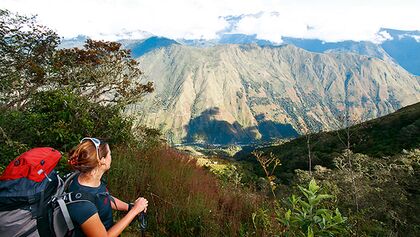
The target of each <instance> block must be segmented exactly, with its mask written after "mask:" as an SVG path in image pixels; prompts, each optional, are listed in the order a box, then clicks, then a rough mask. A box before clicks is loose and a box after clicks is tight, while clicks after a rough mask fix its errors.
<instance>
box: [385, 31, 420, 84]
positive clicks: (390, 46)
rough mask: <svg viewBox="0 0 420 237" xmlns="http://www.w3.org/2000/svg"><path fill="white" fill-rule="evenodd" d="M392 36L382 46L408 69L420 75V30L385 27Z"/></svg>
mask: <svg viewBox="0 0 420 237" xmlns="http://www.w3.org/2000/svg"><path fill="white" fill-rule="evenodd" d="M380 32H381V33H382V34H383V33H387V34H388V35H389V36H390V38H388V39H387V40H385V41H383V42H382V44H381V46H382V48H383V49H384V50H385V51H386V52H387V53H388V54H389V55H390V56H391V57H393V58H394V59H395V60H396V61H397V62H398V64H400V65H401V66H402V67H403V68H405V69H406V70H407V71H409V72H411V73H413V74H414V75H418V76H419V75H420V31H401V30H393V29H386V28H383V29H381V30H380Z"/></svg>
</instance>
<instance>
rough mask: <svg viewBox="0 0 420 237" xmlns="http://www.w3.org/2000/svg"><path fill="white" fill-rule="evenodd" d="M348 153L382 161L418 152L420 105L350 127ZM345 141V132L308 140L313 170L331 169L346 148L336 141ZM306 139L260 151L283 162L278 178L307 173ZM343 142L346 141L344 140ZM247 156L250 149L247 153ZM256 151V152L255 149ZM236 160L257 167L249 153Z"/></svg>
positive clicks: (324, 134)
mask: <svg viewBox="0 0 420 237" xmlns="http://www.w3.org/2000/svg"><path fill="white" fill-rule="evenodd" d="M349 131H350V134H352V135H351V138H350V143H351V146H352V147H351V150H352V151H353V152H354V153H362V154H366V155H369V156H371V157H378V158H381V157H384V156H392V155H396V154H400V153H402V152H403V150H404V149H406V150H409V149H414V148H417V149H419V148H420V103H416V104H413V105H410V106H407V107H404V108H402V109H400V110H398V111H396V112H394V113H391V114H389V115H386V116H383V117H380V118H377V119H373V120H370V121H367V122H364V123H361V124H357V125H354V126H352V127H350V130H349ZM338 133H339V134H341V136H342V137H345V134H346V131H345V130H337V131H331V132H321V133H316V134H312V135H311V137H310V144H311V147H312V148H311V152H312V154H313V160H312V167H314V166H315V165H322V166H325V167H329V168H332V167H333V158H334V157H335V156H338V155H339V154H340V153H341V152H342V151H343V150H344V148H345V146H344V145H343V144H342V142H341V141H340V139H339V137H338ZM306 139H307V137H306V136H301V137H299V138H297V139H294V140H291V141H289V142H287V143H285V144H282V145H279V146H272V147H266V148H261V149H259V150H262V151H264V152H272V153H273V154H275V155H276V156H277V157H279V158H280V159H281V161H282V166H281V167H280V168H279V169H278V172H279V174H280V175H279V176H280V177H282V178H285V179H287V178H290V177H291V176H292V174H293V171H294V170H295V169H302V170H307V169H308V149H307V140H306ZM344 141H345V142H346V139H344ZM247 150H248V152H249V151H250V149H249V148H248V149H247ZM257 150H258V149H257ZM236 159H238V160H246V161H250V162H253V163H256V161H255V158H254V157H252V155H250V154H249V153H248V154H246V153H244V152H243V153H238V154H237V155H236Z"/></svg>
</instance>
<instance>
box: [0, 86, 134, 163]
mask: <svg viewBox="0 0 420 237" xmlns="http://www.w3.org/2000/svg"><path fill="white" fill-rule="evenodd" d="M131 125H132V122H131V120H130V119H127V118H124V117H123V116H122V115H121V114H120V113H119V110H118V108H115V107H112V106H101V105H98V104H96V103H92V102H90V101H88V100H86V99H85V98H81V97H80V96H78V95H75V94H73V93H72V92H69V91H66V90H54V91H44V92H38V93H36V94H34V95H33V96H32V99H31V101H29V102H28V104H27V105H26V109H25V110H18V109H14V108H9V109H2V111H1V114H0V127H1V128H2V130H1V131H2V133H3V136H2V137H0V140H2V141H4V142H1V145H0V149H1V151H2V157H1V163H3V164H7V163H8V161H10V160H11V159H13V158H15V157H16V156H17V155H18V154H21V153H23V151H25V150H27V149H29V148H31V147H36V146H50V147H54V148H56V149H58V150H60V151H63V152H66V151H68V150H70V149H71V148H72V147H73V146H75V145H77V143H78V141H79V140H80V139H81V138H82V137H84V136H96V137H100V138H103V139H105V140H108V141H109V142H110V143H117V144H118V143H127V141H131V140H134V137H133V135H132V133H131Z"/></svg>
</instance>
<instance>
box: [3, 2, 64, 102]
mask: <svg viewBox="0 0 420 237" xmlns="http://www.w3.org/2000/svg"><path fill="white" fill-rule="evenodd" d="M59 43H60V38H59V36H58V35H57V34H56V33H55V32H54V31H52V30H50V29H48V28H46V27H45V26H41V25H39V24H37V23H36V19H35V16H32V17H26V16H21V15H18V14H13V13H11V12H10V11H7V10H1V9H0V80H1V84H0V104H1V105H3V106H7V107H10V106H14V105H16V106H20V105H21V104H23V103H24V102H25V101H27V99H28V98H29V97H30V96H31V95H32V94H34V93H35V92H36V91H37V90H39V89H40V88H41V87H43V86H45V85H47V84H48V83H49V75H50V74H51V71H50V70H51V66H52V58H53V55H54V54H55V52H56V47H57V46H58V44H59Z"/></svg>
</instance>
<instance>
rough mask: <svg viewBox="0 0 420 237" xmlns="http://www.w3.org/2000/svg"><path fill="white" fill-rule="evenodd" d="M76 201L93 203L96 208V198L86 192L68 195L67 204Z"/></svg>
mask: <svg viewBox="0 0 420 237" xmlns="http://www.w3.org/2000/svg"><path fill="white" fill-rule="evenodd" d="M78 201H89V202H91V203H93V204H94V205H95V206H96V196H95V195H93V194H91V193H88V192H82V191H75V192H71V193H69V198H68V201H67V203H69V204H70V203H75V202H78Z"/></svg>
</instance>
